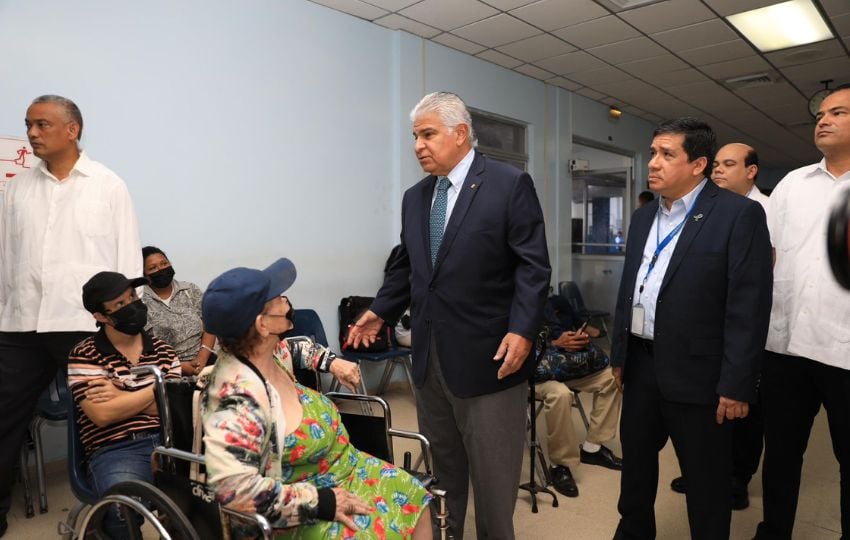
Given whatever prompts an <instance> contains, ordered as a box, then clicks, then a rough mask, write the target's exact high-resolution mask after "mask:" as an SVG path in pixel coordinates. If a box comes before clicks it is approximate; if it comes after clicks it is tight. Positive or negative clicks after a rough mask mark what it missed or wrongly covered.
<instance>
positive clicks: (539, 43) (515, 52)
mask: <svg viewBox="0 0 850 540" xmlns="http://www.w3.org/2000/svg"><path fill="white" fill-rule="evenodd" d="M497 48H498V49H499V50H500V51H502V52H503V53H505V54H509V55H511V56H514V57H516V58H519V59H520V60H525V61H526V62H534V61H535V60H540V59H541V58H549V57H551V56H558V55H559V54H566V53H568V52H572V51H574V50H576V48H575V47H573V46H572V45H570V44H569V43H566V42H565V41H562V40H560V39H558V38H556V37H555V36H553V35H552V34H540V35H539V36H534V37H530V38H527V39H521V40H519V41H515V42H513V43H509V44H507V45H502V46H501V47H497Z"/></svg>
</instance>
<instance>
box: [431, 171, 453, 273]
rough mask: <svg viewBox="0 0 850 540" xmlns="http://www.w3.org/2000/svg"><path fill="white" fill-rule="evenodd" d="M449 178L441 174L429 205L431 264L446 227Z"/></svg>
mask: <svg viewBox="0 0 850 540" xmlns="http://www.w3.org/2000/svg"><path fill="white" fill-rule="evenodd" d="M449 185H450V184H449V179H448V178H447V177H445V176H441V177H440V180H439V182H437V196H436V197H435V198H434V204H433V206H431V266H432V267H433V266H434V265H435V264H436V262H437V252H438V251H440V244H441V243H442V242H443V230H444V229H445V228H446V207H447V206H448V202H449V194H448V191H449Z"/></svg>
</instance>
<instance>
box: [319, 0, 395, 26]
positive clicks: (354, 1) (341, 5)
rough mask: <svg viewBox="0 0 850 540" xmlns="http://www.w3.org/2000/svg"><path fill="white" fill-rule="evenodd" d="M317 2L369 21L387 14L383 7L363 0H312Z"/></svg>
mask: <svg viewBox="0 0 850 540" xmlns="http://www.w3.org/2000/svg"><path fill="white" fill-rule="evenodd" d="M311 1H312V2H314V3H316V4H321V5H323V6H327V7H329V8H331V9H335V10H337V11H342V12H343V13H348V14H349V15H354V16H355V17H360V18H361V19H366V20H369V21H372V20H375V19H377V18H378V17H381V16H383V15H386V14H387V11H386V10H385V9H381V8H379V7H375V6H373V5H372V4H367V3H366V2H361V1H360V0H311Z"/></svg>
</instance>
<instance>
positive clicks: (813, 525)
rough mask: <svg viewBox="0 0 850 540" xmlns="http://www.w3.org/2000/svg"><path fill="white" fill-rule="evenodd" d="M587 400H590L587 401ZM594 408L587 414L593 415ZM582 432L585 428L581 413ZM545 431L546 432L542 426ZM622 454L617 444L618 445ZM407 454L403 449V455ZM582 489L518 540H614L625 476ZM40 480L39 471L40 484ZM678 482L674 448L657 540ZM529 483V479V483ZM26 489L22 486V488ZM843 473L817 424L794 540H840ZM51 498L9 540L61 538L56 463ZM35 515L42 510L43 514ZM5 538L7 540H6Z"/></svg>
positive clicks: (400, 412)
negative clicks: (840, 474) (673, 483)
mask: <svg viewBox="0 0 850 540" xmlns="http://www.w3.org/2000/svg"><path fill="white" fill-rule="evenodd" d="M385 397H387V398H388V400H389V401H390V403H391V405H392V411H393V419H394V424H395V426H396V427H400V428H415V426H416V416H415V412H414V408H413V399H412V397H411V396H410V393H409V390H408V388H407V385H406V384H403V383H399V384H393V385H391V386H390V388H389V389H388V392H387V394H386V396H385ZM585 397H587V396H585ZM589 405H590V403H589V400H588V402H587V403H586V406H587V407H589ZM576 425H577V426H580V425H581V424H580V420H579V418H578V413H576ZM541 429H543V426H541ZM611 446H612V448H613V449H614V450H615V451H616V453H617V454H619V453H620V447H619V443H618V441H614V442H613V444H612V445H611ZM404 449H405V448H403V447H400V448H398V449H397V453H398V455H401V452H402V451H403V450H404ZM574 473H575V476H576V480H577V481H578V485H579V490H580V493H581V494H580V496H579V497H578V498H575V499H570V498H567V497H559V501H560V506H559V507H558V508H553V507H552V505H551V503H550V502H549V501H548V497H544V498H541V500H540V512H539V513H537V514H533V513H532V512H531V505H530V499H529V496H528V494H527V493H525V492H521V493H520V495H519V500H518V501H517V506H516V511H515V513H514V523H515V527H516V532H517V537H518V538H519V539H527V540H563V539H565V538H569V539H580V540H585V539H587V540H596V539H600V540H602V539H609V538H611V536H612V534H613V532H614V528H615V527H616V524H617V519H618V514H617V508H616V505H617V494H618V492H619V475H618V473H616V472H614V471H610V470H607V469H603V468H600V467H590V466H586V465H584V466H581V467H580V468H578V469H577V470H576V471H574ZM34 476H35V474H34V471H33V477H34ZM675 476H678V466H677V464H676V459H675V455H674V453H673V449H672V446H671V445H669V444H668V445H667V447H666V448H665V449H664V450H663V451H662V453H661V480H660V485H659V488H658V498H657V501H656V514H657V519H658V537H659V538H661V539H676V540H678V539H684V538H688V527H687V516H686V514H685V499H684V497H683V496H681V495H678V494H676V493H673V492H672V491H671V490H670V489H669V484H670V481H671V480H672V479H673V478H674V477H675ZM527 477H528V472H527V463H526V471H524V472H523V479H524V480H523V481H525V480H526V479H527ZM18 487H19V488H20V486H18ZM838 490H839V479H838V465H837V463H836V461H835V458H834V457H833V455H832V448H831V445H830V442H829V433H828V431H827V428H826V418H825V416H824V415H823V414H821V415H820V416H818V418H817V420H816V422H815V427H814V429H813V431H812V437H811V440H810V443H809V450H808V453H807V455H806V463H805V466H804V475H803V487H802V491H801V496H800V508H799V510H798V512H797V525H796V528H795V536H794V537H795V539H800V540H827V539H830V540H831V539H837V538H839V537H840V534H839V533H838V532H837V531H839V529H840V514H839V510H838ZM750 494H751V497H750V501H751V506H750V508H749V509H747V510H744V511H741V512H735V513H734V514H733V517H732V538H733V539H734V540H744V539H749V538H751V537H752V535H753V533H754V531H755V527H756V524H757V523H758V521H759V520H760V518H761V503H762V499H761V476H760V474H757V475H756V477H755V478H754V479H753V482H752V484H751V490H750ZM48 498H49V503H50V507H49V509H50V511H49V513H47V514H36V516H35V517H34V518H31V519H26V518H25V517H24V508H23V497H22V495H21V494H20V489H18V492H17V493H16V494H15V500H14V507H13V510H12V514H11V515H10V516H9V518H10V523H9V532H8V533H7V535H6V538H9V539H10V540H42V539H44V538H52V537H55V536H56V535H57V533H56V526H57V523H58V522H59V521H60V520H62V519H64V518H65V515H66V514H67V511H68V509H69V508H71V507H72V506H73V504H74V502H75V500H74V497H73V495H71V492H70V489H69V487H68V480H67V475H66V473H65V468H64V463H63V462H54V463H51V464H50V465H49V467H48ZM36 512H38V510H37V509H36ZM467 531H468V535H467V536H468V537H470V538H473V537H474V512H473V509H472V505H471V504H470V511H469V515H468V516H467ZM6 538H4V540H6Z"/></svg>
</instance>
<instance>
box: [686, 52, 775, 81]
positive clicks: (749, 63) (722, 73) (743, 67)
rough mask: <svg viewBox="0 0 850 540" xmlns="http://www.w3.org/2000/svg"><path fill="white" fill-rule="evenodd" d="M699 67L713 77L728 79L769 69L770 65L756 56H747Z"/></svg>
mask: <svg viewBox="0 0 850 540" xmlns="http://www.w3.org/2000/svg"><path fill="white" fill-rule="evenodd" d="M700 69H701V70H702V71H703V73H705V74H706V75H708V76H709V77H712V78H714V79H729V78H731V77H740V76H742V75H749V74H752V73H760V72H764V71H770V69H771V67H770V64H768V63H767V62H765V61H764V60H762V59H761V58H760V57H758V56H747V57H745V58H738V59H737V60H727V61H725V62H717V63H716V64H708V65H706V66H702V67H701V68H700Z"/></svg>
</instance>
